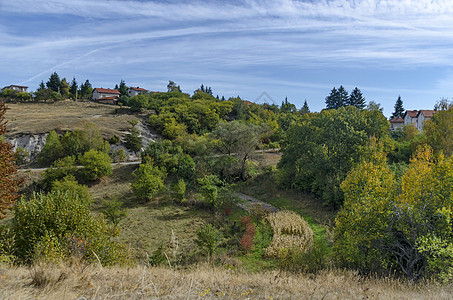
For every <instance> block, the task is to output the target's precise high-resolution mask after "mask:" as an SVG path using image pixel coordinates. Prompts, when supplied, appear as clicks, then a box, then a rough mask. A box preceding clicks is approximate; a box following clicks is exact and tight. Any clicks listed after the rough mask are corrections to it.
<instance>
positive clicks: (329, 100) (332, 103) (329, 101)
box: [326, 87, 338, 109]
mask: <svg viewBox="0 0 453 300" xmlns="http://www.w3.org/2000/svg"><path fill="white" fill-rule="evenodd" d="M337 99H338V91H337V89H336V88H335V87H334V88H333V89H332V90H331V91H330V94H329V96H327V97H326V108H327V109H337V108H338V107H337V106H336V105H337V102H338V100H337Z"/></svg>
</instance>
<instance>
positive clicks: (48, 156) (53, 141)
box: [38, 130, 63, 165]
mask: <svg viewBox="0 0 453 300" xmlns="http://www.w3.org/2000/svg"><path fill="white" fill-rule="evenodd" d="M62 157H63V145H62V144H61V142H60V137H59V136H58V134H57V133H56V132H55V131H54V130H52V131H51V132H49V134H48V135H47V138H46V143H45V144H44V147H43V148H42V151H41V153H39V155H38V162H39V163H40V164H42V165H49V164H51V163H52V162H54V161H55V160H57V159H59V158H62Z"/></svg>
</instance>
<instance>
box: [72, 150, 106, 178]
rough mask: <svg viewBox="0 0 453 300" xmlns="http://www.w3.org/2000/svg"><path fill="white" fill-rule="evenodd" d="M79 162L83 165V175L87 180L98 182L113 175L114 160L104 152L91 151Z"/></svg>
mask: <svg viewBox="0 0 453 300" xmlns="http://www.w3.org/2000/svg"><path fill="white" fill-rule="evenodd" d="M79 161H80V163H81V164H82V165H83V170H82V175H83V177H84V178H85V179H86V180H98V179H101V178H102V177H104V176H108V175H111V174H112V160H111V159H110V156H109V155H108V154H106V153H104V152H99V151H96V150H90V151H88V152H85V153H84V154H83V155H82V157H81V158H80V159H79Z"/></svg>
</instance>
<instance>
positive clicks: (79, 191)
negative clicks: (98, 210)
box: [52, 175, 93, 206]
mask: <svg viewBox="0 0 453 300" xmlns="http://www.w3.org/2000/svg"><path fill="white" fill-rule="evenodd" d="M52 191H58V192H61V193H70V194H73V195H76V196H77V197H78V198H79V199H80V201H82V202H84V203H86V204H87V205H88V206H89V205H91V203H92V200H93V199H92V197H91V194H90V190H89V189H88V187H87V186H85V185H82V184H79V183H78V182H77V180H76V179H75V178H74V176H71V175H68V176H66V177H65V178H63V179H62V180H56V181H54V182H53V183H52Z"/></svg>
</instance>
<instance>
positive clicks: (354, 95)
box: [348, 87, 366, 109]
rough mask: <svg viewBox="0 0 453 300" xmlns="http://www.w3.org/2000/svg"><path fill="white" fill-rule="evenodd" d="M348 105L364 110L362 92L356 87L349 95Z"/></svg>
mask: <svg viewBox="0 0 453 300" xmlns="http://www.w3.org/2000/svg"><path fill="white" fill-rule="evenodd" d="M348 105H352V106H355V107H357V108H358V109H364V108H365V106H366V105H365V98H364V97H363V95H362V92H361V91H360V90H359V88H357V87H356V88H355V89H354V90H353V91H352V92H351V94H350V95H349V99H348Z"/></svg>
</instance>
